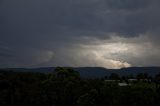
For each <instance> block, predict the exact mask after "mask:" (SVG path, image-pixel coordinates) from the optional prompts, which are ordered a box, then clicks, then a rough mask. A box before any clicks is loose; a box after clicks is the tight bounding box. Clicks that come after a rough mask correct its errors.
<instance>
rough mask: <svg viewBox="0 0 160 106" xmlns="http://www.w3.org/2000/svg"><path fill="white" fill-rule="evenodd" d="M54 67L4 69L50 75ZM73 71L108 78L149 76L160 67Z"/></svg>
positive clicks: (88, 75) (91, 68) (155, 72)
mask: <svg viewBox="0 0 160 106" xmlns="http://www.w3.org/2000/svg"><path fill="white" fill-rule="evenodd" d="M54 69H55V67H42V68H6V69H3V70H6V71H18V72H41V73H50V72H53V71H54ZM74 70H76V71H78V72H79V73H80V76H81V77H83V78H102V77H104V76H109V75H110V74H111V73H117V74H119V75H136V74H138V73H145V72H146V73H148V74H149V75H151V76H154V75H155V74H157V73H159V72H160V67H130V68H122V69H106V68H102V67H77V68H74Z"/></svg>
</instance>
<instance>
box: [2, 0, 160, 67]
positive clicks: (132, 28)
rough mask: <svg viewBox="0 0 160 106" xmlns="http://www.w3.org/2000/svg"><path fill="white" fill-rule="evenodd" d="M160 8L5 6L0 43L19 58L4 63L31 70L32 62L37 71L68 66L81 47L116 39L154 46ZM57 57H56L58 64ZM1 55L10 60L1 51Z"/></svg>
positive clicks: (83, 1)
mask: <svg viewBox="0 0 160 106" xmlns="http://www.w3.org/2000/svg"><path fill="white" fill-rule="evenodd" d="M159 3H160V2H159V1H158V0H1V1H0V42H2V44H4V45H6V47H8V48H9V49H12V50H13V51H14V52H11V53H10V54H11V55H13V56H15V57H16V58H15V59H13V58H12V59H9V56H8V58H3V60H4V61H5V62H8V61H15V62H14V63H15V64H17V65H15V66H18V64H20V63H21V64H20V65H21V66H23V64H26V66H27V64H30V65H29V66H32V65H31V63H30V62H29V61H31V58H32V59H34V58H35V61H33V62H32V64H33V66H34V65H37V64H48V63H49V62H50V61H51V60H52V62H53V64H57V65H58V64H62V65H63V64H64V65H65V64H66V63H67V62H66V61H64V60H63V58H65V60H67V59H70V60H71V61H72V59H71V58H75V57H74V55H71V56H70V55H66V54H65V51H66V52H68V54H69V53H71V52H70V51H68V50H69V49H71V50H72V49H74V48H76V50H75V51H72V53H73V54H74V53H76V52H77V49H78V48H77V46H76V44H86V45H87V44H92V40H93V42H94V41H95V40H94V39H99V40H100V41H101V40H104V39H106V40H109V39H110V38H111V36H112V34H115V35H117V36H120V37H125V38H128V39H131V38H134V37H139V36H140V35H144V36H145V34H146V33H147V34H146V36H149V37H150V38H151V39H150V40H151V41H152V42H154V41H156V40H157V38H159V37H158V36H159V33H160V32H159V29H160V21H159V18H160V15H159V12H160V8H159ZM151 36H152V37H151ZM144 42H145V41H144ZM156 42H157V45H159V43H158V41H156ZM154 43H155V42H154ZM53 54H54V55H57V57H56V58H54V59H53V57H54V56H53ZM0 55H1V57H5V55H6V56H7V55H9V54H8V52H6V51H5V50H2V49H1V52H0ZM42 55H43V56H42ZM44 55H45V56H44ZM76 56H77V55H76ZM39 57H43V58H41V59H38V58H39ZM77 57H78V56H77ZM29 58H30V59H29ZM45 58H47V60H45ZM61 58H62V59H61ZM79 58H81V57H80V56H79ZM58 59H61V60H62V61H60V60H58ZM1 60H2V58H1ZM73 60H74V59H73ZM38 61H42V62H38ZM63 61H64V62H63ZM75 61H76V60H74V63H76V62H75ZM5 62H4V64H3V65H1V66H5ZM34 62H35V64H34ZM45 62H46V63H45ZM71 63H73V62H71ZM8 64H9V63H7V65H8ZM77 64H78V63H77ZM79 64H80V62H79ZM7 65H6V66H7ZM11 66H12V65H11Z"/></svg>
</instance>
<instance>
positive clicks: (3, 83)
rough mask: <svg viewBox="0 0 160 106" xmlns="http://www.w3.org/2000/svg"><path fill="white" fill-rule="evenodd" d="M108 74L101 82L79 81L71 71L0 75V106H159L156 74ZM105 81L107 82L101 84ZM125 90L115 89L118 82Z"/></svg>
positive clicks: (159, 77)
mask: <svg viewBox="0 0 160 106" xmlns="http://www.w3.org/2000/svg"><path fill="white" fill-rule="evenodd" d="M129 78H134V77H133V76H119V75H117V74H114V73H113V74H111V75H110V77H106V78H104V79H81V78H80V77H79V73H78V72H76V71H74V70H73V69H71V68H61V67H57V68H56V69H55V71H54V72H53V73H50V74H43V73H31V72H12V71H3V70H1V71H0V106H160V101H159V100H160V86H159V81H160V74H158V75H156V76H155V77H154V78H151V77H149V76H148V75H147V74H146V73H140V74H138V75H137V76H136V79H137V80H136V81H133V82H129V81H128V79H129ZM105 80H109V81H105ZM124 81H125V82H127V83H129V84H128V86H119V85H118V83H119V82H124Z"/></svg>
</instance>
